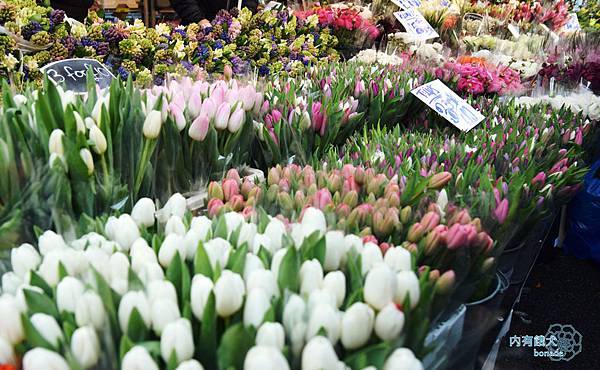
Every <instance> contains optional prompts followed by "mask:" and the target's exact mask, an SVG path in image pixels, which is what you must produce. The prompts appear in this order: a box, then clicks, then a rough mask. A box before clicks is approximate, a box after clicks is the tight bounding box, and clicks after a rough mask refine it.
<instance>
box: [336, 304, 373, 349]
mask: <svg viewBox="0 0 600 370" xmlns="http://www.w3.org/2000/svg"><path fill="white" fill-rule="evenodd" d="M374 321H375V312H373V309H372V308H371V307H369V306H367V305H366V304H364V303H361V302H357V303H354V304H353V305H352V306H350V307H349V308H348V309H347V310H346V312H344V315H343V317H342V333H341V340H342V345H343V346H344V348H346V349H350V350H352V349H357V348H360V347H362V346H363V345H365V344H366V343H367V341H368V340H369V338H370V337H371V332H372V331H373V324H374Z"/></svg>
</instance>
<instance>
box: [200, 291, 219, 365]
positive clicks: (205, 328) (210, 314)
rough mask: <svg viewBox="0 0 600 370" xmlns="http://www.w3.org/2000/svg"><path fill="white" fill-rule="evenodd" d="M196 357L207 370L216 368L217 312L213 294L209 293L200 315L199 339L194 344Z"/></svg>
mask: <svg viewBox="0 0 600 370" xmlns="http://www.w3.org/2000/svg"><path fill="white" fill-rule="evenodd" d="M196 343H197V346H196V356H197V357H198V358H200V362H201V363H202V364H204V366H205V367H206V368H207V369H214V368H216V362H215V356H214V354H215V353H216V350H217V311H216V300H215V294H214V292H210V294H209V295H208V299H207V300H206V305H205V306H204V313H203V314H202V325H201V328H200V338H199V340H198V341H197V342H196Z"/></svg>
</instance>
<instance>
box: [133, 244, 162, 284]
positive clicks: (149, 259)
mask: <svg viewBox="0 0 600 370" xmlns="http://www.w3.org/2000/svg"><path fill="white" fill-rule="evenodd" d="M129 255H130V256H131V269H132V270H133V271H134V272H135V273H136V274H138V275H139V274H140V271H141V269H142V267H143V266H144V265H145V264H147V263H154V264H158V258H157V257H156V253H154V249H152V248H150V246H148V243H147V242H146V241H145V240H144V239H142V238H139V239H138V240H136V241H135V242H134V243H133V245H132V246H131V250H130V251H129Z"/></svg>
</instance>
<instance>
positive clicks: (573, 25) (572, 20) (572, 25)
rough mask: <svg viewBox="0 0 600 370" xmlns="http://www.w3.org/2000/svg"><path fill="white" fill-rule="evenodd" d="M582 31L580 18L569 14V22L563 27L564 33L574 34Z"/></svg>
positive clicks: (575, 14)
mask: <svg viewBox="0 0 600 370" xmlns="http://www.w3.org/2000/svg"><path fill="white" fill-rule="evenodd" d="M580 29H581V25H579V18H577V13H571V14H569V20H568V21H567V23H566V24H565V25H564V26H563V31H566V32H574V31H579V30H580Z"/></svg>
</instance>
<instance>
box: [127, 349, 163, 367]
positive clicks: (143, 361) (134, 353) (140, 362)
mask: <svg viewBox="0 0 600 370" xmlns="http://www.w3.org/2000/svg"><path fill="white" fill-rule="evenodd" d="M121 369H122V370H141V369H144V370H158V366H157V365H156V363H155V362H154V360H153V359H152V356H150V353H148V350H147V349H146V348H144V347H142V346H135V347H133V348H132V349H130V350H129V352H127V353H126V354H125V356H123V361H122V363H121Z"/></svg>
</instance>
